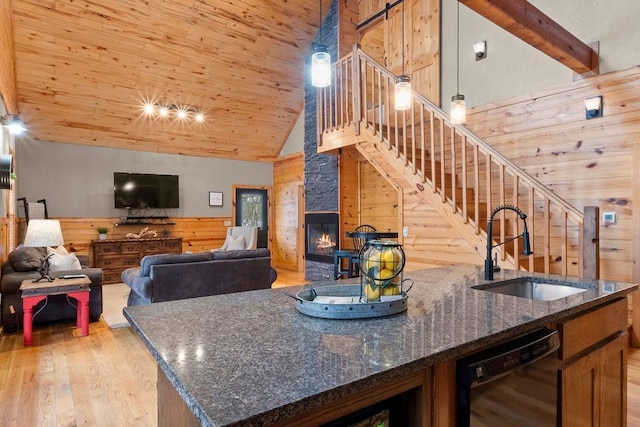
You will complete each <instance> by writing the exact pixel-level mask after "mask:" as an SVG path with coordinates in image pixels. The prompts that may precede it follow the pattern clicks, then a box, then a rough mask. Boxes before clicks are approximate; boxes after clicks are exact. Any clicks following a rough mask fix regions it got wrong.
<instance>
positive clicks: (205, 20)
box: [0, 0, 597, 161]
mask: <svg viewBox="0 0 640 427" xmlns="http://www.w3.org/2000/svg"><path fill="white" fill-rule="evenodd" d="M342 1H344V2H345V3H344V4H347V3H354V4H355V1H356V0H342ZM371 1H374V2H378V3H380V5H379V6H380V7H381V8H382V7H383V5H382V2H381V1H380V0H371ZM460 1H461V3H463V4H465V5H466V6H468V7H470V8H471V9H473V10H475V11H476V12H477V13H479V14H480V15H482V16H484V17H486V18H487V19H488V20H491V21H493V22H494V23H495V24H497V25H499V26H501V27H502V28H504V29H505V30H506V31H509V32H511V33H513V34H514V35H516V36H518V37H520V38H522V39H523V40H524V41H525V42H527V43H529V44H531V45H533V46H535V47H536V48H538V49H540V50H541V51H543V52H545V53H546V54H548V55H550V56H551V57H553V58H555V59H557V60H558V61H560V62H562V63H563V64H565V65H566V66H567V67H569V68H571V69H573V70H574V71H575V72H576V73H580V74H582V73H585V72H589V71H597V55H596V54H595V53H594V52H593V51H592V49H591V48H590V47H589V46H586V45H585V44H584V43H582V42H581V41H579V40H578V39H576V38H575V37H574V36H572V35H571V34H569V33H568V32H567V31H566V30H564V29H563V28H562V27H560V26H559V25H558V24H556V23H555V22H553V20H551V18H549V17H548V16H546V15H544V14H543V13H542V12H540V11H539V10H537V9H536V8H535V7H533V6H532V5H531V4H530V3H528V1H527V0H460ZM11 2H12V3H13V13H12V19H13V39H14V53H15V76H16V77H15V79H16V91H17V110H18V113H19V114H20V117H21V118H22V119H23V120H24V121H25V122H26V123H27V124H28V127H29V137H31V138H35V139H38V140H42V141H56V142H67V143H74V144H83V145H95V146H103V147H114V148H125V149H133V150H140V151H154V152H162V153H169V154H187V155H194V156H204V157H220V158H229V159H241V160H262V161H271V160H273V159H275V158H276V157H277V156H278V154H279V153H280V151H281V149H282V146H283V145H284V143H285V141H286V139H287V136H288V135H289V133H290V131H291V129H292V128H293V126H294V124H295V121H296V120H297V118H298V115H299V114H300V112H301V111H302V109H303V97H304V80H305V78H306V76H305V74H304V72H305V67H304V65H305V59H306V57H307V55H308V53H309V51H310V49H311V43H312V41H313V39H314V37H315V34H316V33H317V29H318V23H319V15H320V10H319V7H320V2H319V1H318V0H11ZM11 2H9V3H11ZM329 3H330V1H325V2H324V8H325V10H324V11H323V15H324V14H326V9H327V8H328V5H329ZM7 4H8V3H7V2H5V1H4V0H3V3H2V7H1V8H0V15H2V16H6V15H7V14H8V13H10V12H6V8H7ZM340 4H341V5H342V3H340ZM358 4H360V0H358ZM376 4H377V3H376ZM362 19H364V18H363V17H360V20H362ZM2 27H3V28H0V34H1V35H2V38H3V40H4V39H7V38H8V37H7V35H6V34H5V32H3V31H4V30H6V28H4V26H2ZM3 40H0V42H2V41H3ZM0 45H2V44H0ZM7 64H10V60H9V61H7V60H0V73H1V74H3V75H8V74H12V73H10V71H13V70H10V69H8V67H7ZM11 77H12V76H11ZM0 89H2V92H3V94H4V95H5V101H6V102H8V103H9V104H15V102H12V101H13V97H9V98H10V99H7V97H6V95H7V91H6V87H5V85H3V86H2V87H0ZM145 101H149V102H153V103H156V104H158V105H173V106H176V107H184V108H187V109H190V110H198V111H203V112H204V113H205V115H206V119H205V121H204V122H203V123H199V124H197V123H196V124H194V123H193V122H192V121H188V120H187V121H180V120H176V119H171V118H170V119H157V118H156V119H153V118H150V117H148V116H145V115H144V114H143V110H142V106H143V103H144V102H145Z"/></svg>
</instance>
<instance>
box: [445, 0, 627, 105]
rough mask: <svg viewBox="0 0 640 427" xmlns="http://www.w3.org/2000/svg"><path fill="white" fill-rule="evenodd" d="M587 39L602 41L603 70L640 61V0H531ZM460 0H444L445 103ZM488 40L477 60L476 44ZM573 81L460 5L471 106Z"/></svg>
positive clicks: (463, 80) (463, 70)
mask: <svg viewBox="0 0 640 427" xmlns="http://www.w3.org/2000/svg"><path fill="white" fill-rule="evenodd" d="M529 1H530V3H531V4H533V5H534V6H535V7H537V8H538V9H540V10H541V11H542V12H544V13H545V14H546V15H548V16H549V17H551V18H552V19H553V20H554V21H556V22H557V23H558V24H560V25H561V26H563V27H564V28H566V29H567V30H568V31H570V32H571V33H573V34H574V35H575V36H576V37H578V38H579V39H580V40H582V41H583V42H584V43H587V44H589V43H591V42H594V41H599V42H600V73H606V72H609V71H617V70H623V69H626V68H630V67H633V66H636V65H639V64H640V31H639V30H638V24H637V20H638V17H639V16H640V1H638V0H615V1H602V0H562V1H558V0H529ZM456 6H457V1H456V0H442V42H443V46H442V104H443V109H444V110H445V111H449V103H450V101H451V96H453V95H455V93H456ZM482 40H486V41H487V46H488V49H487V51H488V55H487V58H486V59H483V60H481V61H476V60H475V55H474V52H473V43H475V42H477V41H482ZM571 81H573V72H572V71H571V70H570V69H568V68H567V67H565V66H564V65H562V64H560V63H559V62H557V61H555V60H554V59H551V58H550V57H548V56H546V55H545V54H543V53H541V52H540V51H538V50H537V49H534V48H533V47H531V46H529V45H528V44H526V43H524V42H523V41H521V40H520V39H518V38H516V37H514V36H512V35H511V34H509V33H507V32H506V31H505V30H503V29H501V28H499V27H497V26H496V25H495V24H493V23H492V22H490V21H487V20H486V19H485V18H483V17H481V16H480V15H478V14H476V13H475V12H473V11H472V10H470V9H469V8H467V7H466V6H464V5H462V4H461V5H460V93H461V94H463V95H465V98H466V100H467V107H473V106H476V105H484V104H488V103H491V102H495V101H501V100H505V99H508V98H512V97H515V96H519V95H524V94H528V93H535V92H537V91H540V90H543V89H547V88H550V87H553V86H557V85H560V84H565V83H569V82H571Z"/></svg>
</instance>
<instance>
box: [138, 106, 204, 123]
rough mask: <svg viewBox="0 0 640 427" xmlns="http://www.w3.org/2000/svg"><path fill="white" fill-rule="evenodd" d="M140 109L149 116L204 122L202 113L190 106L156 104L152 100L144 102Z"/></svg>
mask: <svg viewBox="0 0 640 427" xmlns="http://www.w3.org/2000/svg"><path fill="white" fill-rule="evenodd" d="M142 110H143V111H144V114H145V115H146V116H149V117H158V118H161V119H169V118H173V119H175V120H176V121H179V122H192V123H202V122H204V113H202V112H201V111H198V110H196V109H195V108H192V107H179V106H177V105H175V104H158V103H153V102H145V103H144V105H143V107H142Z"/></svg>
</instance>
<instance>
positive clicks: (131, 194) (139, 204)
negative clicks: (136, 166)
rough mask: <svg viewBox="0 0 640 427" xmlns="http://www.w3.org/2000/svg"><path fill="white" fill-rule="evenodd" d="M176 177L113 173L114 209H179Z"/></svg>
mask: <svg viewBox="0 0 640 427" xmlns="http://www.w3.org/2000/svg"><path fill="white" fill-rule="evenodd" d="M179 195H180V193H179V189H178V175H159V174H147V173H126V172H114V173H113V199H114V203H115V207H116V209H168V208H179V207H180V205H179Z"/></svg>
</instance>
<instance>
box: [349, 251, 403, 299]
mask: <svg viewBox="0 0 640 427" xmlns="http://www.w3.org/2000/svg"><path fill="white" fill-rule="evenodd" d="M404 264H405V255H404V250H402V245H401V244H399V243H397V242H394V241H391V240H385V241H379V240H370V241H368V242H367V243H365V245H364V247H363V248H362V251H360V269H361V271H362V276H361V278H360V282H361V294H360V301H361V302H374V301H380V297H381V296H393V295H400V293H401V291H402V270H403V269H404Z"/></svg>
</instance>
